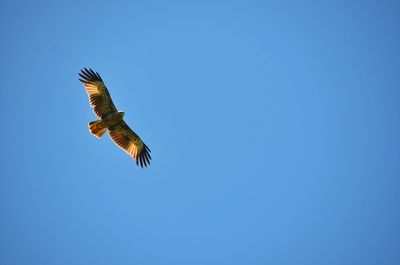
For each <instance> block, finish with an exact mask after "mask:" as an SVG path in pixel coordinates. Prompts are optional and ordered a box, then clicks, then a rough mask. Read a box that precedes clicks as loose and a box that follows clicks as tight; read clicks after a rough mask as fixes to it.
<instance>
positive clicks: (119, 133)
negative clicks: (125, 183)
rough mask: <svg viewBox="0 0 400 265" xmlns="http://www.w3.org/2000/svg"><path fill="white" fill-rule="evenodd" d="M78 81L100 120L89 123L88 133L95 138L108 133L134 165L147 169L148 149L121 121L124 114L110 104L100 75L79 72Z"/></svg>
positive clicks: (90, 71)
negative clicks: (134, 161)
mask: <svg viewBox="0 0 400 265" xmlns="http://www.w3.org/2000/svg"><path fill="white" fill-rule="evenodd" d="M79 76H80V77H81V78H82V79H79V80H80V81H81V82H82V83H83V85H84V87H85V89H86V92H87V93H88V96H89V101H90V105H91V106H92V107H93V110H94V113H95V114H96V116H97V117H99V118H100V120H97V121H92V122H89V131H90V133H91V134H93V135H94V136H96V137H97V138H101V137H102V136H103V135H104V133H105V132H106V131H107V129H108V131H109V135H110V137H111V139H112V140H113V141H114V142H115V143H116V144H117V145H118V146H119V147H120V148H121V149H123V150H124V151H125V152H127V153H128V154H129V155H130V156H131V157H132V158H133V159H135V160H136V164H137V165H139V163H140V166H141V167H143V166H145V167H147V165H148V164H150V160H151V156H150V149H149V148H148V147H147V146H146V145H145V144H144V143H143V141H142V140H141V139H140V137H139V136H138V135H137V134H136V133H135V132H134V131H132V129H131V128H129V126H128V125H127V124H126V123H125V121H124V120H123V117H124V114H125V113H124V112H122V111H118V110H117V108H116V107H115V105H114V103H113V102H112V99H111V96H110V93H109V92H108V90H107V88H106V86H105V85H104V83H103V80H102V79H101V77H100V75H99V74H98V73H96V72H94V71H93V70H92V69H89V70H88V69H86V68H85V69H84V70H81V73H79Z"/></svg>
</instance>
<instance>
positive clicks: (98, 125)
mask: <svg viewBox="0 0 400 265" xmlns="http://www.w3.org/2000/svg"><path fill="white" fill-rule="evenodd" d="M106 130H107V127H106V126H104V125H103V121H102V120H98V121H91V122H89V131H90V133H91V134H93V135H94V136H96V137H97V138H101V137H102V136H103V134H104V133H105V132H106Z"/></svg>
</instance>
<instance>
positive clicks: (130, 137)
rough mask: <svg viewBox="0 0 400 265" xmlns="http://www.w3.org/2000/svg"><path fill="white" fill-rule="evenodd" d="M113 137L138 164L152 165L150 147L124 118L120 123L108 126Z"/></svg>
mask: <svg viewBox="0 0 400 265" xmlns="http://www.w3.org/2000/svg"><path fill="white" fill-rule="evenodd" d="M108 130H109V134H110V137H111V139H112V140H113V141H114V142H115V143H116V144H117V145H118V146H119V147H120V148H121V149H122V150H124V151H125V152H127V153H128V154H129V155H130V156H131V157H132V158H133V159H135V160H136V165H138V166H139V163H140V166H141V167H143V166H145V167H147V165H150V160H151V156H150V152H151V151H150V149H149V148H148V147H147V146H146V145H145V144H144V143H143V141H142V140H141V139H140V137H139V136H138V135H137V134H136V133H135V132H134V131H132V129H131V128H129V126H128V125H127V124H126V123H125V121H124V120H122V121H121V122H120V123H118V124H116V125H114V126H111V127H109V128H108Z"/></svg>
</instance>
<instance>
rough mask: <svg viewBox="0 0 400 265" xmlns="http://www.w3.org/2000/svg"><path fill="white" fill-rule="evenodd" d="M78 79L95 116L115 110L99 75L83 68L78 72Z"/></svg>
mask: <svg viewBox="0 0 400 265" xmlns="http://www.w3.org/2000/svg"><path fill="white" fill-rule="evenodd" d="M79 76H80V77H81V78H82V79H81V78H79V81H81V82H82V83H83V86H84V87H85V89H86V92H87V94H88V96H89V101H90V106H92V108H93V110H94V113H95V114H96V116H97V117H99V118H103V117H104V116H106V115H107V114H109V113H111V112H116V111H117V108H116V107H115V106H114V103H113V102H112V99H111V96H110V93H109V92H108V90H107V87H106V86H105V85H104V83H103V80H102V79H101V77H100V75H99V74H98V73H96V72H94V71H93V70H92V69H90V68H89V70H88V69H86V68H85V69H84V70H81V72H80V73H79Z"/></svg>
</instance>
